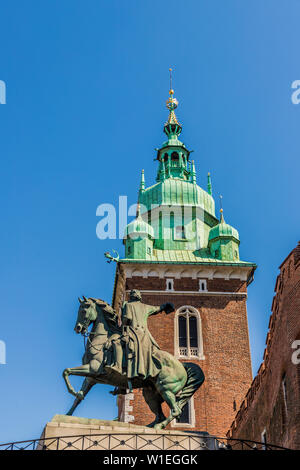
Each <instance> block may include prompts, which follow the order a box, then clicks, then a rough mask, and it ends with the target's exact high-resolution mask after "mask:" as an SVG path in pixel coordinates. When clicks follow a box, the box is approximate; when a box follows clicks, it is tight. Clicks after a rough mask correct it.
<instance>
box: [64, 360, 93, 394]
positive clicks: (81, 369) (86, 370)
mask: <svg viewBox="0 0 300 470" xmlns="http://www.w3.org/2000/svg"><path fill="white" fill-rule="evenodd" d="M69 375H79V376H81V377H91V378H92V374H91V369H90V364H83V365H82V366H78V367H70V368H67V369H65V370H64V371H63V378H64V381H65V383H66V386H67V389H68V392H69V393H71V394H72V395H74V397H76V398H79V399H81V400H82V399H83V398H84V397H83V393H82V391H81V390H80V391H79V392H78V393H76V391H75V389H74V387H72V385H71V383H70V380H69Z"/></svg>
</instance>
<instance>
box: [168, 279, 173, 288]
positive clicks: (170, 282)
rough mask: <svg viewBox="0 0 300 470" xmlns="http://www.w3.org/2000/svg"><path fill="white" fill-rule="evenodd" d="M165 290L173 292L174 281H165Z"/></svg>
mask: <svg viewBox="0 0 300 470" xmlns="http://www.w3.org/2000/svg"><path fill="white" fill-rule="evenodd" d="M166 290H174V279H166Z"/></svg>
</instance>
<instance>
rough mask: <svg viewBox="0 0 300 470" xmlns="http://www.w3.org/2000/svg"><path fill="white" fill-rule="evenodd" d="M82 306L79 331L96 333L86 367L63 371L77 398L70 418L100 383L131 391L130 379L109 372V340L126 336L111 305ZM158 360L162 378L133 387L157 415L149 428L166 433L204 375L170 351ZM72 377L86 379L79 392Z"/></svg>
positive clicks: (87, 301)
mask: <svg viewBox="0 0 300 470" xmlns="http://www.w3.org/2000/svg"><path fill="white" fill-rule="evenodd" d="M79 302H80V306H79V310H78V317H77V321H76V325H75V331H76V332H77V333H81V334H84V335H85V334H86V333H87V331H88V328H89V326H90V325H91V324H92V329H91V332H90V334H89V336H88V339H87V344H86V349H85V354H84V356H83V358H82V365H81V366H78V367H72V368H67V369H65V370H64V371H63V377H64V380H65V382H66V385H67V388H68V391H69V392H70V393H71V394H72V395H74V396H75V397H76V398H75V400H74V403H73V406H72V407H71V409H70V410H69V411H68V413H67V414H68V415H72V414H73V412H74V410H75V409H76V407H77V406H78V404H79V403H80V402H81V401H82V400H83V399H84V397H85V396H86V395H87V393H88V392H89V390H90V389H91V388H92V387H93V385H95V384H96V383H102V384H109V385H113V386H115V387H117V390H118V391H117V393H119V394H125V393H126V389H127V388H128V380H127V377H126V375H124V374H121V373H118V372H117V371H114V370H111V369H106V368H105V364H106V360H107V357H108V355H109V354H110V353H111V351H110V348H109V345H110V341H109V339H110V337H112V335H121V334H122V330H121V327H120V326H119V325H118V316H117V314H116V313H115V311H114V310H113V308H112V307H111V306H110V305H109V304H107V303H106V302H104V301H103V300H100V299H94V298H88V299H87V298H85V297H83V300H81V299H79ZM155 356H156V357H157V359H158V360H159V362H160V364H161V369H160V370H159V373H158V375H157V376H155V377H149V378H147V379H143V378H141V377H134V378H133V379H132V380H131V384H130V385H131V386H132V388H134V389H136V388H142V389H143V396H144V398H145V401H146V403H147V404H148V406H149V408H150V409H151V411H152V412H153V413H154V414H155V420H154V421H153V422H152V423H151V424H149V426H150V427H154V428H155V429H164V428H165V427H166V426H167V425H168V424H169V423H170V422H171V421H172V420H173V419H174V418H177V417H179V416H180V415H181V413H182V409H183V407H184V405H185V404H186V403H187V402H188V401H189V399H190V398H191V397H192V395H193V394H194V393H195V392H196V390H198V388H199V387H200V386H201V385H202V383H203V382H204V374H203V372H202V369H201V368H200V367H199V366H198V365H197V364H194V363H191V362H183V363H182V362H179V361H178V360H177V359H175V357H174V356H172V355H171V354H169V353H168V352H166V351H162V350H160V349H158V350H157V351H155ZM69 375H78V376H82V377H85V380H84V382H83V385H82V387H81V389H80V391H79V392H76V391H75V390H74V388H73V387H72V385H71V383H70V381H69ZM164 401H165V402H166V403H167V404H168V406H169V408H170V414H169V416H168V417H167V418H166V417H165V415H164V414H163V411H162V407H161V405H162V403H163V402H164Z"/></svg>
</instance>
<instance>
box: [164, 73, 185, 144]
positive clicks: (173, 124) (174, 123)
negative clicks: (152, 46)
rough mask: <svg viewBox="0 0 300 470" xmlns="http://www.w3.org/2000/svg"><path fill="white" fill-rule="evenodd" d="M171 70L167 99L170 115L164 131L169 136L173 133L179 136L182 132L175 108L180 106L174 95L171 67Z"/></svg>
mask: <svg viewBox="0 0 300 470" xmlns="http://www.w3.org/2000/svg"><path fill="white" fill-rule="evenodd" d="M169 72H170V90H169V95H170V96H169V98H168V99H167V101H166V106H167V108H168V110H169V117H168V120H167V122H166V124H165V127H164V131H165V133H166V134H167V136H168V137H169V136H171V135H177V136H178V135H179V134H180V132H181V126H180V124H179V122H178V120H177V117H176V114H175V109H176V108H177V106H178V101H177V99H176V98H175V97H174V90H173V88H172V69H171V68H170V69H169Z"/></svg>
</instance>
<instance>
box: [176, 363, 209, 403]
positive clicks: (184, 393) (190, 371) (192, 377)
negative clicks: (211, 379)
mask: <svg viewBox="0 0 300 470" xmlns="http://www.w3.org/2000/svg"><path fill="white" fill-rule="evenodd" d="M182 365H183V367H184V368H185V370H186V373H187V381H186V384H185V386H184V387H183V389H182V390H181V393H180V395H179V396H178V398H177V404H178V405H179V406H180V408H181V409H182V408H183V407H184V405H185V404H186V403H187V402H188V401H189V399H190V398H191V397H192V396H193V395H194V393H195V392H196V391H197V390H198V388H199V387H201V385H202V384H203V382H204V380H205V377H204V373H203V371H202V369H201V367H200V366H198V365H197V364H194V363H193V362H183V363H182Z"/></svg>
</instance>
